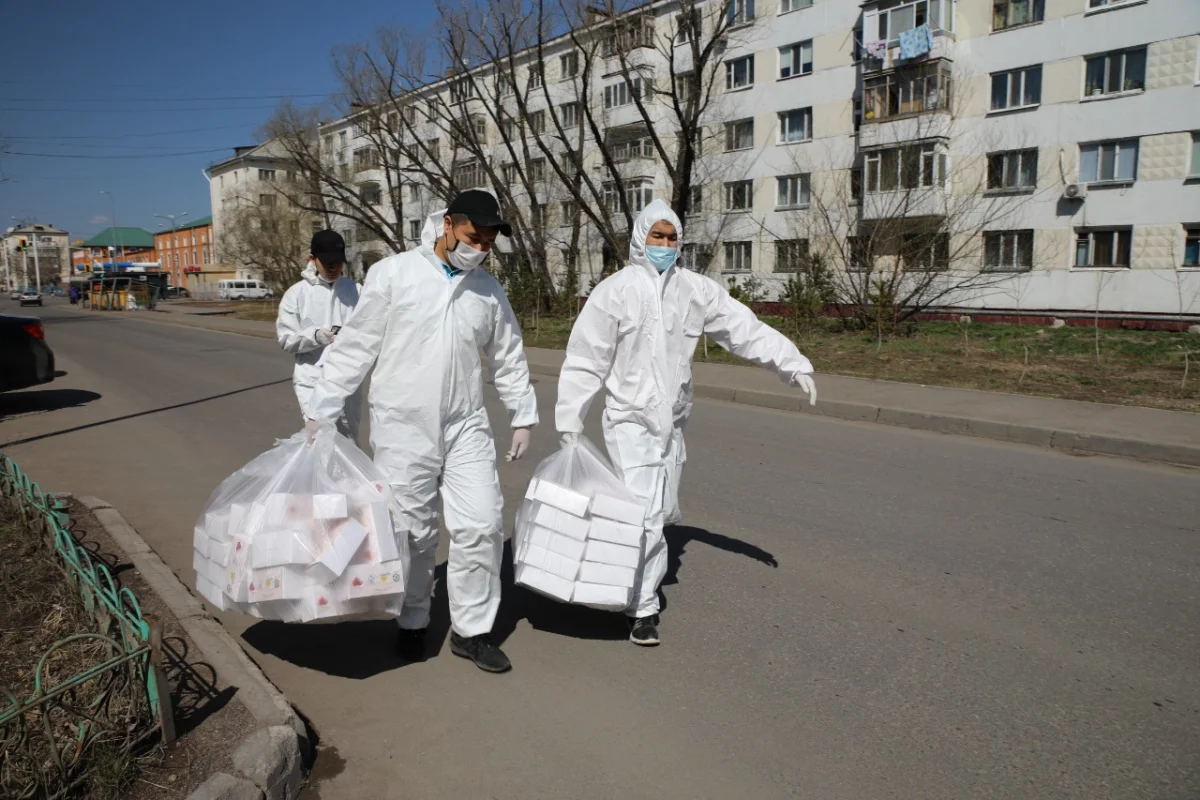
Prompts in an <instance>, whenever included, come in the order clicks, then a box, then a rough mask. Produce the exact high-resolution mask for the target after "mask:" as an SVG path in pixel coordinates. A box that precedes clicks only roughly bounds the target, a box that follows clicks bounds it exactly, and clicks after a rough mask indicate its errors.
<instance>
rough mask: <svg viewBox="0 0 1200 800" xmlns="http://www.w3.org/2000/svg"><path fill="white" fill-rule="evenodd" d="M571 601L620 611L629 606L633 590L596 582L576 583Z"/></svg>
mask: <svg viewBox="0 0 1200 800" xmlns="http://www.w3.org/2000/svg"><path fill="white" fill-rule="evenodd" d="M574 587H575V591H574V594H573V595H572V596H571V601H572V602H574V603H579V604H580V605H584V606H591V607H593V608H600V609H603V610H605V611H620V610H622V609H624V608H628V607H629V601H630V598H631V597H632V595H633V590H632V589H628V588H622V587H620V586H602V585H600V584H597V583H576V584H574Z"/></svg>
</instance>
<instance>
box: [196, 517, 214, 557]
mask: <svg viewBox="0 0 1200 800" xmlns="http://www.w3.org/2000/svg"><path fill="white" fill-rule="evenodd" d="M209 541H210V540H209V538H208V534H207V533H205V532H204V528H202V527H201V526H199V525H197V526H196V528H195V530H193V531H192V549H193V550H195V551H196V552H198V553H199V554H200V555H202V556H204V557H205V558H208V543H209Z"/></svg>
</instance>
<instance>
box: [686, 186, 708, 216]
mask: <svg viewBox="0 0 1200 800" xmlns="http://www.w3.org/2000/svg"><path fill="white" fill-rule="evenodd" d="M685 211H686V212H687V213H688V214H699V213H701V212H702V211H704V187H703V186H693V187H691V188H690V189H689V190H688V196H687V208H686V209H685Z"/></svg>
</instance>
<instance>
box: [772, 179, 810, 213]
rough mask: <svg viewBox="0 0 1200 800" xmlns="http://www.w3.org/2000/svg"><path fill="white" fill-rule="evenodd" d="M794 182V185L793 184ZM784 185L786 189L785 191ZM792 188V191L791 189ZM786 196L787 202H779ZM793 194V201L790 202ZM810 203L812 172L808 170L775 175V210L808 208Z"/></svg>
mask: <svg viewBox="0 0 1200 800" xmlns="http://www.w3.org/2000/svg"><path fill="white" fill-rule="evenodd" d="M793 184H794V186H793ZM785 186H786V187H787V191H786V192H785ZM793 189H794V191H793ZM785 194H786V196H787V202H780V200H781V199H783V198H784V195H785ZM793 195H795V197H796V199H795V202H792V196H793ZM811 205H812V174H811V173H808V172H796V173H792V174H790V175H776V176H775V210H776V211H796V210H799V209H804V208H809V207H810V206H811Z"/></svg>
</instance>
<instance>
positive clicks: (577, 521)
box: [533, 503, 589, 542]
mask: <svg viewBox="0 0 1200 800" xmlns="http://www.w3.org/2000/svg"><path fill="white" fill-rule="evenodd" d="M533 522H535V523H537V524H538V525H540V526H541V527H543V528H549V529H550V530H552V531H554V532H555V533H561V534H563V535H564V536H570V537H571V538H572V539H578V540H579V541H581V542H582V541H584V540H586V539H587V536H588V527H589V522H588V520H587V519H585V518H584V517H577V516H575V515H574V514H568V513H567V512H566V511H563V510H561V509H558V508H555V507H554V506H548V505H545V504H544V503H539V504H538V507H537V509H536V510H535V511H534V512H533Z"/></svg>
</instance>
